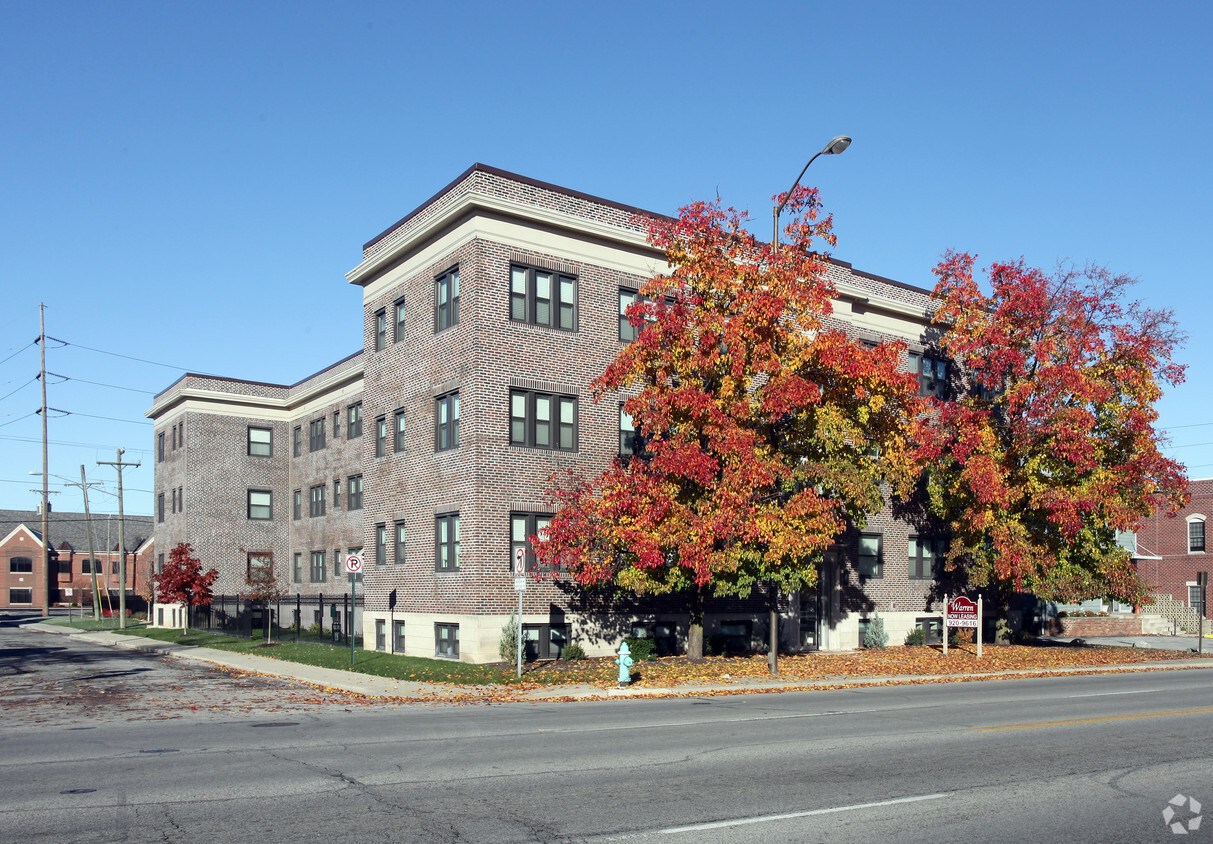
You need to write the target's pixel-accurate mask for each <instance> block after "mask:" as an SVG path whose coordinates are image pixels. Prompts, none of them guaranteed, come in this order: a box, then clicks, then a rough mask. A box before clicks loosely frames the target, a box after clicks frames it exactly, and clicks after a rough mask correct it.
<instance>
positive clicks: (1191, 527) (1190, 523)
mask: <svg viewBox="0 0 1213 844" xmlns="http://www.w3.org/2000/svg"><path fill="white" fill-rule="evenodd" d="M1188 488H1189V490H1190V491H1191V493H1192V500H1191V501H1190V502H1189V503H1188V506H1187V507H1185V508H1183V509H1182V510H1180V511H1179V512H1178V513H1177V514H1175V515H1174V516H1168V515H1166V514H1165V513H1161V512H1156V513H1155V514H1154V515H1152V516H1150V517H1149V518H1148V519H1143V520H1142V521H1141V523H1140V524H1139V525H1138V527H1137V532H1136V552H1135V554H1134V558H1135V563H1136V565H1137V572H1138V574H1139V575H1140V576H1141V578H1142V580H1144V581H1145V583H1146V586H1147V588H1148V589H1149V591H1150V592H1152V593H1154V594H1158V595H1170V596H1171V597H1172V598H1173V599H1175V600H1176V601H1178V602H1180V603H1181V604H1183V605H1184V606H1186V607H1197V608H1199V607H1200V606H1201V598H1200V590H1199V589H1198V588H1197V585H1196V573H1197V572H1201V571H1205V572H1207V571H1209V570H1210V569H1213V565H1211V562H1213V557H1210V556H1208V555H1207V554H1206V550H1205V547H1206V546H1205V523H1206V522H1207V521H1208V519H1209V517H1210V515H1213V478H1203V479H1199V480H1192V481H1189V482H1188Z"/></svg>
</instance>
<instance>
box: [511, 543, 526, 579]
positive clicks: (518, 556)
mask: <svg viewBox="0 0 1213 844" xmlns="http://www.w3.org/2000/svg"><path fill="white" fill-rule="evenodd" d="M514 574H516V575H524V574H526V549H525V548H518V549H517V550H515V551H514Z"/></svg>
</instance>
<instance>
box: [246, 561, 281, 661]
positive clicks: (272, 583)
mask: <svg viewBox="0 0 1213 844" xmlns="http://www.w3.org/2000/svg"><path fill="white" fill-rule="evenodd" d="M242 550H243V549H242ZM244 583H245V585H246V586H248V593H247V594H248V599H249V600H250V601H252V602H254V603H257V604H265V605H266V618H265V641H267V642H273V641H274V636H273V632H272V631H273V628H274V625H273V624H271V623H270V621H271V619H270V617H269V608H268V605H269V604H272V603H274V602H275V601H278V600H281V598H282V596H283V595H284V594H286V593H285V591H284V590H283V588H282V587H281V586H280V585H279V584H278V578H277V576H276V575H275V574H274V552H273V551H259V552H254V553H251V554H248V574H247V575H246V576H245V578H244Z"/></svg>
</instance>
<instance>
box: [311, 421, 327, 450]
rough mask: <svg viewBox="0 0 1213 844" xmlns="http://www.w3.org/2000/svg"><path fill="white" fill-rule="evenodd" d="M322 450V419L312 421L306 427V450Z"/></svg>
mask: <svg viewBox="0 0 1213 844" xmlns="http://www.w3.org/2000/svg"><path fill="white" fill-rule="evenodd" d="M322 448H324V418H323V417H321V418H320V419H313V420H312V421H311V422H310V423H309V424H308V426H307V450H308V451H320V449H322Z"/></svg>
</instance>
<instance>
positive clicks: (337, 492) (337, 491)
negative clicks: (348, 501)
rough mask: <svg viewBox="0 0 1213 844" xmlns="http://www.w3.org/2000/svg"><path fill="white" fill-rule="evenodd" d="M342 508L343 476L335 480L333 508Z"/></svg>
mask: <svg viewBox="0 0 1213 844" xmlns="http://www.w3.org/2000/svg"><path fill="white" fill-rule="evenodd" d="M340 509H341V478H338V479H337V480H335V481H333V510H334V511H336V510H340Z"/></svg>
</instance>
